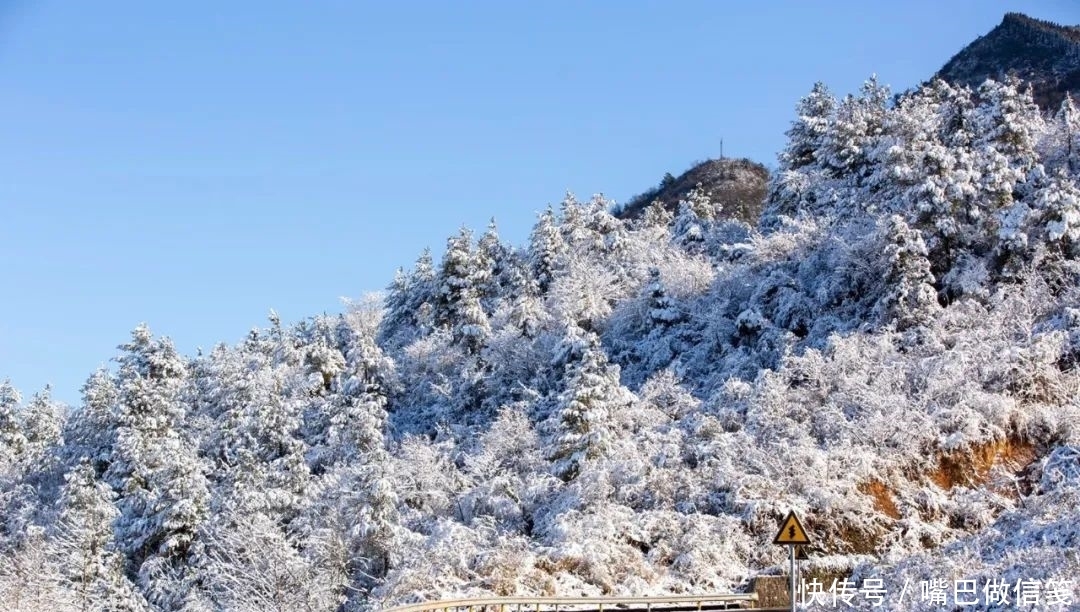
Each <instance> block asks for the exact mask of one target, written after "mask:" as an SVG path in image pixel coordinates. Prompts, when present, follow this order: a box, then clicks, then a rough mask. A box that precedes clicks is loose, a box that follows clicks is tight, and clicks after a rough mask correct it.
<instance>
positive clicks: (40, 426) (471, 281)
mask: <svg viewBox="0 0 1080 612" xmlns="http://www.w3.org/2000/svg"><path fill="white" fill-rule="evenodd" d="M789 136H790V142H789V145H788V147H787V148H786V149H785V151H784V152H783V153H782V155H781V167H780V169H779V172H778V173H777V175H776V176H775V177H774V178H773V180H772V183H771V184H770V188H769V195H768V199H767V201H766V206H765V211H764V213H763V215H762V218H761V222H760V224H758V225H757V226H750V225H747V224H744V223H741V222H737V221H732V220H728V219H725V218H724V216H723V215H722V214H720V213H722V211H718V210H717V206H716V205H715V203H714V202H713V201H712V200H711V199H710V198H709V196H708V194H705V193H702V192H700V191H695V192H692V193H690V194H689V195H688V196H687V197H686V199H685V200H684V201H683V202H682V203H681V204H680V207H679V210H678V211H677V213H675V214H672V213H670V212H669V211H668V210H666V209H665V208H663V207H662V206H656V207H651V208H649V209H647V210H646V211H645V212H644V213H643V214H642V215H641V216H640V217H639V218H637V219H634V220H632V221H630V220H621V219H618V218H616V217H614V216H613V215H612V214H611V213H610V208H611V205H610V203H609V202H607V201H604V200H603V199H601V198H593V199H592V200H590V201H587V202H582V201H578V200H576V199H575V198H573V196H567V198H566V199H565V200H564V201H563V202H562V204H561V205H560V207H559V209H558V210H549V211H546V212H544V213H543V214H541V215H540V217H539V218H538V220H537V223H536V225H535V227H534V230H533V233H532V236H531V238H530V241H529V244H527V245H523V246H517V247H515V246H512V245H508V244H505V243H504V242H502V241H501V240H500V239H499V238H498V235H497V231H496V229H495V227H494V226H492V227H490V228H488V230H487V231H485V232H484V233H483V234H482V235H481V236H480V237H479V238H475V237H474V236H473V234H472V233H471V232H470V231H469V230H467V229H462V230H461V231H460V232H458V233H456V234H454V235H452V236H451V237H450V238H449V240H448V242H447V250H446V254H445V256H444V257H443V258H442V260H441V261H439V262H436V261H433V260H432V258H431V257H430V255H428V254H422V255H421V256H420V258H419V259H418V261H417V262H416V264H415V266H414V267H413V268H412V269H411V270H408V271H402V272H401V273H400V274H399V275H398V277H397V278H396V279H395V280H394V282H393V283H392V285H391V286H390V287H389V289H388V291H387V292H386V294H385V295H382V296H377V297H375V298H372V299H369V300H364V301H361V302H358V303H355V304H352V305H351V306H350V308H349V309H348V311H347V313H346V314H344V315H342V316H338V317H330V316H322V317H316V318H313V319H311V320H308V321H305V322H303V323H302V324H299V325H297V326H294V327H285V326H282V325H281V324H280V322H279V321H277V319H276V316H274V315H273V314H271V318H270V321H269V325H268V326H267V327H266V328H265V329H254V330H252V331H251V333H250V335H249V337H248V338H247V339H246V340H245V341H244V342H241V343H240V344H238V345H235V346H226V345H221V346H218V347H215V348H214V349H213V350H212V351H210V352H209V353H208V354H205V355H199V356H195V357H184V356H181V355H178V354H177V353H176V351H175V350H174V349H173V347H172V345H171V343H170V342H169V341H168V340H167V339H164V338H159V337H155V336H154V335H153V334H152V333H151V332H150V330H149V329H148V328H146V327H145V326H140V327H139V328H137V329H136V330H135V331H134V332H133V334H132V338H131V339H130V341H128V342H127V343H125V344H124V345H122V346H121V347H120V350H121V352H120V356H119V357H118V362H117V364H118V365H117V368H116V371H114V372H108V371H102V372H98V373H95V374H94V375H93V376H91V377H90V378H89V380H88V382H87V384H86V386H85V388H84V401H83V403H82V405H81V406H78V407H76V408H74V409H72V410H65V409H64V408H63V407H61V406H58V405H57V404H56V403H55V402H53V401H52V400H51V399H50V398H49V397H48V395H47V394H38V395H36V396H33V397H31V398H30V399H28V400H25V401H24V400H23V399H22V398H21V397H20V396H19V395H18V393H17V392H15V390H14V389H11V388H10V386H2V387H0V551H2V553H0V554H2V555H3V558H4V560H5V563H3V564H0V600H2V601H4V602H5V603H8V602H14V603H11V604H10V609H15V610H40V609H50V610H66V609H101V608H102V607H103V606H106V603H107V605H108V608H109V609H130V610H143V609H154V610H174V609H176V610H179V609H185V610H189V609H190V610H201V609H206V610H212V609H230V610H267V609H280V610H336V609H345V610H357V609H367V608H371V607H380V606H385V605H390V604H393V603H401V602H406V601H415V600H418V599H426V598H434V597H448V596H451V595H468V594H476V595H480V594H512V593H513V594H529V593H543V594H555V593H557V594H560V595H565V594H574V593H597V594H598V593H625V594H630V593H633V594H649V593H660V592H702V591H724V590H729V589H741V588H746V587H747V586H748V584H749V580H750V579H751V578H752V577H753V576H755V575H758V574H761V573H770V572H775V571H777V570H779V569H780V567H781V566H782V564H783V561H784V551H783V550H782V549H781V548H780V547H777V546H773V545H772V544H771V540H772V537H773V535H774V530H775V529H776V527H777V524H778V521H779V520H780V519H781V518H782V517H783V516H784V515H785V514H786V513H787V511H788V510H789V509H795V510H797V511H799V512H800V514H801V515H802V516H803V517H804V520H805V522H806V524H807V527H808V528H809V529H810V530H811V532H812V533H813V535H814V537H815V540H816V542H817V544H816V551H815V553H814V560H813V561H811V562H810V564H809V568H808V569H809V571H811V572H813V575H814V576H816V577H819V578H821V579H823V580H825V581H831V580H832V579H834V578H836V579H840V580H846V579H852V580H861V579H863V578H866V577H874V576H877V577H880V578H881V579H882V580H883V581H884V584H886V585H887V586H888V587H889V589H890V593H893V592H896V593H897V594H898V592H899V590H900V589H902V588H903V585H904V584H905V583H907V584H909V585H914V586H913V587H912V588H914V589H916V590H917V589H918V585H919V583H920V582H921V581H922V580H929V579H930V578H933V577H935V576H938V575H940V577H941V579H943V580H954V581H955V580H958V579H966V578H967V577H971V578H974V579H977V580H981V581H984V582H985V581H986V580H987V579H990V578H994V579H1001V580H1011V581H1014V582H1015V581H1016V580H1030V581H1040V584H1042V585H1043V586H1045V585H1046V583H1047V581H1050V583H1051V585H1053V584H1054V581H1058V580H1068V579H1071V578H1070V577H1071V576H1073V575H1075V570H1076V569H1077V560H1076V557H1075V554H1074V553H1073V549H1074V548H1075V544H1076V527H1075V525H1074V524H1073V521H1072V516H1073V515H1074V514H1075V511H1074V508H1075V505H1076V500H1077V496H1078V495H1080V489H1078V486H1080V481H1078V479H1077V473H1078V472H1080V468H1078V466H1077V453H1076V451H1075V448H1076V447H1077V446H1080V432H1078V430H1077V428H1076V425H1075V424H1076V423H1077V422H1080V402H1078V399H1077V398H1078V394H1077V391H1078V386H1080V374H1078V373H1077V369H1076V364H1077V362H1078V360H1080V305H1078V304H1080V300H1078V297H1080V287H1078V283H1077V279H1078V273H1080V268H1078V265H1077V260H1078V256H1080V189H1078V186H1077V180H1078V169H1080V113H1078V112H1077V110H1076V109H1075V108H1074V107H1073V106H1072V105H1071V104H1070V103H1068V102H1066V103H1065V104H1064V105H1063V106H1062V108H1061V109H1060V110H1059V111H1057V112H1056V113H1055V114H1054V115H1053V116H1044V115H1042V114H1040V112H1039V110H1038V109H1037V107H1036V106H1035V105H1034V103H1033V102H1032V100H1031V99H1030V97H1029V95H1028V94H1026V93H1024V91H1023V88H1022V87H1020V86H1019V84H1018V83H1014V82H1006V83H994V82H990V83H987V84H985V85H983V86H982V89H981V91H980V92H979V95H978V96H975V95H974V94H973V92H971V91H970V90H967V89H963V88H956V87H953V86H950V85H947V84H945V83H943V82H934V83H931V84H928V85H927V86H925V87H923V88H921V89H919V90H918V91H914V92H909V93H907V94H905V95H903V96H901V97H900V99H899V100H898V101H896V102H895V103H894V102H893V101H892V96H891V95H890V93H889V92H888V91H887V90H886V89H885V88H884V87H882V86H881V85H879V84H878V83H876V82H875V81H873V80H871V81H869V82H868V83H867V84H866V86H865V88H864V89H863V91H862V92H861V93H860V95H858V96H851V97H848V98H844V99H842V100H837V99H835V98H834V97H833V96H831V95H830V94H829V92H828V90H827V88H825V87H824V86H822V85H819V86H816V87H815V88H814V90H813V91H812V92H811V93H810V94H809V95H808V96H807V97H806V98H805V99H803V100H802V101H801V102H800V103H799V105H798V107H797V111H796V118H795V120H794V122H793V123H792V127H791V130H790V132H789ZM1075 587H1076V585H1075V584H1074V585H1072V587H1071V588H1075ZM983 601H984V603H985V600H983ZM1073 601H1074V604H1075V602H1076V601H1078V599H1077V597H1076V596H1075V595H1074V596H1073ZM917 605H919V604H918V602H915V603H911V602H905V603H897V602H895V601H892V602H890V607H891V609H908V608H910V607H913V606H917ZM1074 607H1075V605H1074Z"/></svg>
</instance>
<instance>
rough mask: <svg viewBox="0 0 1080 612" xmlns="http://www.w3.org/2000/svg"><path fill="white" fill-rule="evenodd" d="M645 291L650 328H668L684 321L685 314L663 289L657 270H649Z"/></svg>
mask: <svg viewBox="0 0 1080 612" xmlns="http://www.w3.org/2000/svg"><path fill="white" fill-rule="evenodd" d="M645 290H646V292H647V294H648V297H649V321H650V323H651V324H652V327H659V328H668V327H671V326H672V325H675V324H676V323H679V322H681V321H683V320H685V319H686V313H684V312H683V311H682V310H681V309H680V308H679V306H678V304H676V303H675V300H673V299H672V298H671V297H670V296H669V295H668V294H667V290H666V289H664V282H663V280H662V279H661V278H660V270H659V269H657V268H650V269H649V282H648V284H647V285H646V289H645Z"/></svg>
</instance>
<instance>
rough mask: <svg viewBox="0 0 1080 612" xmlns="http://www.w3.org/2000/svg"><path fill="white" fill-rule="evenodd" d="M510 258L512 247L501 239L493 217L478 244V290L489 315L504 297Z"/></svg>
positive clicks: (481, 301)
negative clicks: (508, 246)
mask: <svg viewBox="0 0 1080 612" xmlns="http://www.w3.org/2000/svg"><path fill="white" fill-rule="evenodd" d="M509 258H510V249H509V248H507V246H506V245H504V244H503V243H502V241H501V240H500V239H499V230H498V228H497V227H496V225H495V219H494V218H492V219H491V222H489V223H488V226H487V230H485V231H484V234H483V235H482V236H480V240H479V241H478V242H477V244H476V260H477V269H478V275H477V278H476V283H477V290H478V291H479V293H480V303H481V305H483V307H484V313H485V314H487V315H488V316H491V314H492V313H494V312H495V308H496V305H497V304H498V301H499V300H500V299H501V298H502V295H503V291H504V288H503V287H504V285H505V282H506V280H507V278H506V275H507V273H508V272H509V270H508V265H509Z"/></svg>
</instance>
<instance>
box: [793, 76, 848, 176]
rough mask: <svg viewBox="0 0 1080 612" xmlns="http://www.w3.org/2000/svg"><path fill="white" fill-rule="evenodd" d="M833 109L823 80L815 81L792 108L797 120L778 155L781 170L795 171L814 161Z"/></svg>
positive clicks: (830, 120)
mask: <svg viewBox="0 0 1080 612" xmlns="http://www.w3.org/2000/svg"><path fill="white" fill-rule="evenodd" d="M835 111H836V98H834V97H833V95H832V93H830V92H829V88H828V87H826V86H825V84H824V83H822V82H820V81H819V82H817V83H814V87H813V88H812V89H811V90H810V93H809V94H807V96H806V97H805V98H803V99H802V100H800V101H799V104H798V106H796V108H795V114H796V116H797V119H796V120H795V121H794V122H793V123H792V124H791V128H789V129H788V131H787V132H786V135H787V137H788V145H787V147H785V148H784V151H783V152H782V153H781V154H780V166H781V170H782V171H783V170H798V169H800V168H803V167H805V166H809V165H811V164H813V163H815V161H816V159H817V157H816V156H817V152H818V150H819V149H820V148H821V146H822V144H823V142H824V140H825V136H826V134H827V132H828V130H829V126H830V124H831V122H832V120H833V114H834V112H835Z"/></svg>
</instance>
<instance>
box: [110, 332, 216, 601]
mask: <svg viewBox="0 0 1080 612" xmlns="http://www.w3.org/2000/svg"><path fill="white" fill-rule="evenodd" d="M120 348H121V349H122V350H123V351H124V353H123V354H122V355H121V357H120V358H119V363H120V370H119V373H118V375H117V376H118V381H119V400H118V404H119V428H118V430H117V435H116V450H115V452H114V456H113V461H112V463H111V465H110V466H109V470H108V472H107V473H106V478H107V480H108V482H109V483H110V484H111V485H112V486H113V489H114V490H115V491H117V492H118V494H119V498H118V500H117V506H118V507H119V509H120V516H119V517H117V519H116V523H115V534H116V539H117V542H118V543H119V545H120V547H121V549H122V550H123V552H124V553H125V555H126V556H127V560H128V567H129V568H130V571H131V573H132V574H133V575H137V576H138V577H139V585H140V587H141V588H142V590H143V592H144V593H145V594H146V596H147V599H148V600H149V601H150V603H152V604H154V605H156V606H159V607H162V608H165V609H172V608H173V607H174V606H179V605H181V604H182V601H183V600H184V598H185V597H186V596H187V595H188V593H187V589H188V587H187V586H185V580H186V579H185V578H184V576H185V575H187V574H188V573H189V572H188V570H187V569H186V568H187V559H188V555H189V554H190V553H191V552H192V548H193V546H194V545H195V544H196V537H197V534H198V531H199V528H200V526H201V525H202V523H203V521H204V520H205V518H206V515H207V512H208V502H209V491H208V488H207V483H206V478H205V476H204V475H203V472H202V465H201V462H200V460H199V458H198V455H197V452H196V449H195V447H194V446H193V445H192V443H191V441H190V440H188V439H187V438H186V436H185V434H184V426H185V416H186V415H185V410H184V406H183V404H182V403H181V396H180V394H181V391H182V389H183V386H184V383H185V377H186V375H187V366H186V365H185V363H184V360H183V359H181V358H180V356H179V355H177V354H176V351H175V350H174V349H173V346H172V343H171V342H170V341H169V340H168V339H161V340H155V339H154V338H153V336H152V335H151V333H150V329H149V328H147V327H146V326H145V325H142V326H139V327H137V328H136V329H135V331H134V332H133V333H132V340H131V342H129V343H127V344H124V345H121V347H120Z"/></svg>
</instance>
